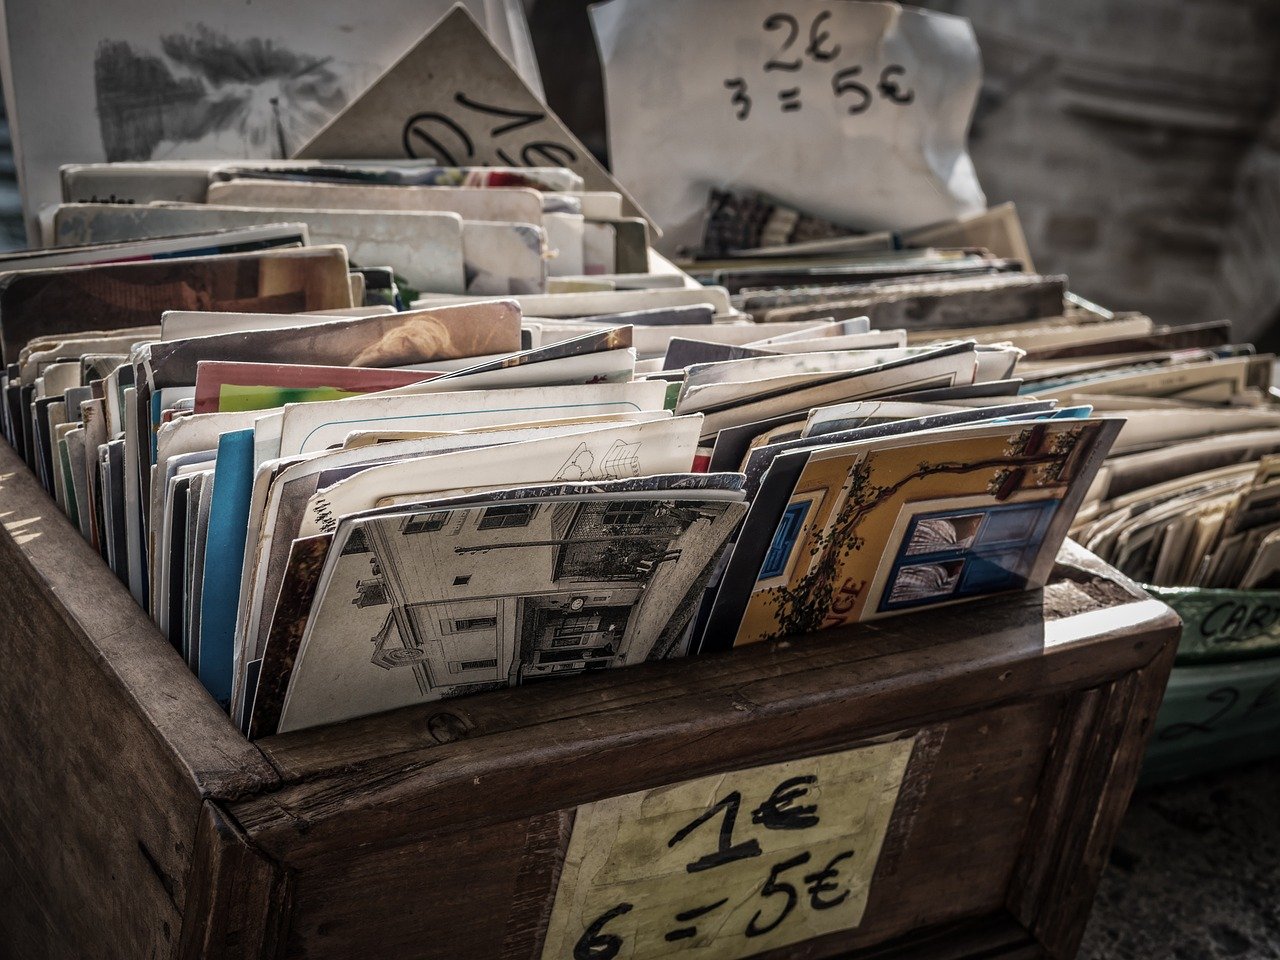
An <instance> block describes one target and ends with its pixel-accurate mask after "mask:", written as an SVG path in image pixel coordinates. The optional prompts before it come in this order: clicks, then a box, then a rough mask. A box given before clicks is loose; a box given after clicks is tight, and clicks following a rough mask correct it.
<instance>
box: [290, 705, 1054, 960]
mask: <svg viewBox="0 0 1280 960" xmlns="http://www.w3.org/2000/svg"><path fill="white" fill-rule="evenodd" d="M1062 702H1063V699H1062V698H1060V697H1050V698H1041V699H1037V700H1035V701H1032V702H1030V703H1024V704H1018V705H1011V706H1005V707H1002V708H998V709H992V710H987V711H983V712H980V713H976V714H973V715H970V716H968V717H965V718H959V719H955V720H951V721H948V722H946V723H944V724H942V725H940V729H939V748H938V749H937V751H936V752H935V753H934V754H933V755H932V756H931V758H930V761H929V762H928V763H927V764H925V765H924V766H923V767H922V768H921V769H919V770H913V771H909V776H914V777H918V778H919V779H920V783H919V787H920V789H919V791H918V794H919V797H920V802H919V804H918V805H917V806H916V808H915V809H913V810H911V811H909V813H910V816H909V817H907V818H906V819H907V821H908V822H907V825H906V829H905V830H904V831H903V833H902V835H899V836H898V837H896V838H893V839H890V840H888V841H887V842H886V848H885V852H884V853H883V854H882V855H881V859H880V866H879V867H878V868H877V871H876V874H875V878H874V880H873V882H872V887H871V899H870V901H869V902H868V906H867V913H866V916H865V918H864V920H863V923H862V925H861V927H860V928H859V929H857V930H854V931H846V932H844V933H840V934H836V935H832V936H828V937H823V938H821V940H820V941H818V942H819V943H820V944H821V945H822V949H821V950H820V951H816V952H811V953H810V952H797V953H788V954H779V955H778V957H779V960H781V958H782V957H783V956H787V957H790V956H814V957H819V956H820V957H832V956H847V955H849V954H850V953H851V951H855V950H857V949H860V948H864V947H867V946H870V945H872V944H875V943H878V942H883V941H886V940H888V939H891V938H898V937H902V936H906V935H907V934H909V933H910V932H911V931H913V930H915V929H916V928H917V927H920V926H921V925H926V924H937V923H951V922H954V921H959V920H962V919H964V918H967V917H974V916H979V915H993V914H997V913H998V914H1003V913H1004V907H1003V904H1004V899H1005V892H1006V887H1007V884H1008V879H1009V876H1010V875H1011V873H1012V871H1013V869H1014V866H1015V863H1016V861H1017V858H1018V855H1019V852H1020V850H1021V849H1022V837H1023V832H1024V828H1025V824H1026V820H1027V815H1028V811H1029V810H1030V806H1031V796H1032V793H1033V791H1034V789H1035V786H1036V784H1037V782H1038V781H1039V779H1040V776H1041V771H1042V769H1043V764H1044V758H1045V756H1046V755H1047V751H1048V749H1049V745H1050V742H1051V740H1052V737H1053V733H1054V729H1055V725H1056V723H1057V720H1058V717H1059V716H1060V713H1061V709H1062ZM828 706H829V707H830V706H831V705H830V704H829V705H828ZM850 720H851V722H852V723H854V724H856V722H857V718H856V715H851V716H850ZM851 735H852V736H854V739H856V734H851ZM675 747H676V748H675V750H674V751H673V752H672V755H671V756H670V757H667V756H666V754H667V753H668V749H667V748H668V744H666V743H664V742H663V741H661V740H656V739H655V740H647V741H645V742H643V743H640V742H638V743H636V744H633V745H632V746H631V747H630V748H629V750H628V752H627V754H626V756H627V758H628V761H629V762H630V763H632V764H636V765H639V766H642V767H645V768H648V769H650V771H651V773H652V775H653V777H654V778H655V782H656V783H669V782H671V781H672V780H682V779H688V778H691V777H696V776H700V775H702V774H703V773H704V772H705V769H704V768H706V767H708V766H714V767H716V768H721V767H723V766H725V764H724V762H723V757H724V756H736V757H737V758H738V759H737V763H738V765H739V766H742V765H757V764H759V763H764V762H768V761H769V760H770V759H771V758H770V757H767V756H760V755H759V754H758V753H756V751H755V747H754V745H753V744H751V743H749V742H746V741H742V740H738V739H734V738H719V737H717V738H715V739H714V740H713V741H711V742H706V741H704V742H703V744H702V746H701V760H700V762H697V763H695V762H693V761H691V760H690V759H689V758H690V756H691V754H690V753H688V752H687V751H686V750H684V749H682V747H681V745H678V744H677V745H675ZM577 750H578V753H579V754H580V756H579V757H578V758H577V759H576V760H575V762H574V763H572V764H565V763H556V764H545V763H541V762H539V758H538V757H537V756H536V755H534V756H528V757H524V758H521V759H520V760H515V759H513V760H512V761H511V762H512V763H513V764H518V767H517V768H516V769H514V770H513V772H512V776H511V781H510V783H508V781H507V780H506V779H505V778H504V779H503V780H502V781H501V782H496V783H495V782H493V781H486V780H483V779H482V782H481V784H480V785H478V786H477V789H478V790H484V791H489V792H488V794H487V797H486V798H485V799H483V800H481V799H480V798H479V796H478V795H477V796H472V797H471V798H470V800H469V802H470V803H471V804H472V805H471V807H470V808H469V809H468V811H467V812H469V813H471V814H474V816H472V817H470V818H468V819H467V820H466V821H465V822H463V823H458V824H454V825H453V826H452V827H451V828H450V829H448V830H442V831H434V830H430V829H428V830H425V831H420V830H416V829H415V828H414V827H413V826H411V825H410V824H409V823H407V822H402V823H400V824H399V827H398V834H399V835H398V836H397V837H395V838H388V839H385V840H382V841H379V842H374V841H371V839H370V838H369V836H368V835H367V834H365V833H352V834H348V835H347V836H346V838H345V839H344V840H341V841H338V842H335V843H334V844H332V845H331V846H330V847H329V848H328V849H327V850H324V851H318V850H315V849H312V848H310V847H308V848H307V850H306V851H305V853H306V856H305V857H300V858H298V859H293V857H292V854H293V853H295V852H299V851H287V853H289V854H290V857H289V859H290V866H291V868H292V869H293V872H294V884H295V885H294V899H293V907H294V917H293V921H292V924H291V929H290V935H289V939H288V944H287V949H286V952H285V956H287V957H289V958H302V957H307V958H309V960H359V958H361V957H362V956H363V955H364V953H365V951H367V946H368V944H369V943H370V942H372V941H373V940H374V939H376V941H377V942H378V944H379V947H380V949H381V950H383V951H384V952H385V953H386V954H387V955H389V956H395V957H396V958H397V960H428V958H431V960H437V958H441V957H449V958H450V960H491V958H495V957H504V958H513V960H514V958H520V960H537V958H540V956H541V943H542V937H543V935H544V933H545V917H540V918H539V920H540V921H541V922H538V923H536V924H535V923H531V919H532V915H531V913H530V911H529V910H528V909H527V908H528V906H530V905H532V904H535V903H538V902H541V903H542V904H544V905H545V906H549V905H550V903H551V901H552V900H553V899H554V893H555V882H556V874H557V872H558V867H559V861H560V859H562V857H563V852H564V848H565V847H566V846H567V840H568V831H567V830H566V829H564V826H565V823H566V821H565V820H564V819H563V818H564V815H565V813H567V812H568V811H564V812H562V813H560V814H556V815H552V816H551V817H545V816H539V815H534V816H529V815H527V811H528V810H529V809H530V808H531V807H534V808H536V807H537V806H539V805H540V804H541V802H542V799H543V797H544V796H547V797H556V796H559V795H564V793H569V792H573V791H574V789H575V784H574V781H575V780H576V779H577V773H576V772H575V770H574V769H572V768H582V769H584V770H586V771H587V773H586V775H587V776H588V777H589V778H590V779H594V780H595V782H596V783H597V785H598V788H599V789H600V791H601V792H602V793H616V792H619V791H618V790H617V789H616V788H614V787H613V785H612V779H611V778H612V774H613V771H616V770H617V769H618V766H619V757H618V756H617V755H615V754H613V753H611V752H610V751H608V750H604V751H601V750H600V749H599V745H598V744H595V743H592V742H590V741H583V742H580V743H579V744H578V745H577ZM808 752H810V751H809V746H808V744H807V743H806V742H805V740H804V739H803V738H800V739H798V740H797V741H796V742H795V743H794V744H792V746H791V747H790V749H789V751H787V752H786V753H785V754H784V755H785V756H789V757H795V756H803V755H806V754H807V753H808ZM517 781H518V782H519V783H520V784H521V786H520V787H518V788H512V787H511V786H510V784H511V783H515V782H517ZM904 792H905V788H904ZM420 801H421V802H417V801H415V800H413V799H411V798H408V797H405V798H403V799H402V803H404V804H407V805H409V806H411V807H414V808H415V810H414V812H415V813H416V814H418V815H419V816H418V817H417V819H418V820H424V819H426V818H423V817H421V816H420V815H421V814H422V812H423V809H424V808H425V807H426V806H427V805H434V804H441V805H452V804H455V803H467V802H468V801H467V800H463V799H460V798H458V797H457V796H454V795H452V794H450V793H448V792H433V793H431V794H428V795H425V796H423V797H422V798H420ZM553 802H554V801H553ZM900 802H901V801H900ZM493 810H498V811H500V812H501V813H502V820H501V822H497V823H492V822H490V821H491V820H492V819H493V818H492V817H491V816H488V815H487V814H489V813H490V812H491V811H493ZM975 810H981V811H982V817H981V818H976V819H975V818H974V817H973V811H975ZM384 812H385V814H386V815H387V816H390V817H395V816H396V815H397V813H398V811H397V810H396V809H395V808H393V807H388V808H386V810H385V811H384ZM891 832H892V831H891ZM549 845H550V846H551V847H552V848H553V849H554V851H555V852H554V854H552V853H550V852H549V851H548V846H549ZM891 845H896V846H897V848H898V849H897V851H896V853H894V854H891V853H890V850H889V848H890V846H891ZM530 851H536V854H535V855H534V856H533V857H532V858H531V857H530ZM534 874H536V875H534ZM793 949H794V950H797V951H800V950H802V949H804V950H809V949H810V948H799V947H796V948H793Z"/></svg>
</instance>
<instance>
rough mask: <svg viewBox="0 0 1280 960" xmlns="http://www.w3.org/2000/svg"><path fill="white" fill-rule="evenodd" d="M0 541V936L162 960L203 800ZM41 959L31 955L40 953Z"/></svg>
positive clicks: (51, 949) (53, 952)
mask: <svg viewBox="0 0 1280 960" xmlns="http://www.w3.org/2000/svg"><path fill="white" fill-rule="evenodd" d="M11 544H12V541H11V540H9V539H7V538H6V537H4V536H3V535H0V569H3V570H4V571H5V577H4V582H3V584H2V585H0V624H2V626H0V658H3V660H4V663H5V664H6V667H5V669H4V670H0V757H3V759H4V763H5V767H6V769H5V771H4V787H3V788H0V847H3V848H4V850H5V852H6V854H7V856H6V858H5V859H6V860H7V863H8V870H9V871H10V877H11V879H12V880H13V882H14V883H15V885H16V886H15V887H14V888H10V889H8V890H6V891H5V893H6V895H5V896H3V897H0V938H7V937H11V936H15V937H16V936H18V935H19V934H18V933H17V932H16V931H18V930H20V929H22V928H24V927H25V928H28V931H30V930H32V929H41V928H42V929H43V930H44V931H45V933H46V935H47V937H46V939H45V940H44V942H43V944H40V943H38V942H33V941H32V940H31V939H30V937H31V934H30V932H28V934H25V935H24V936H25V937H26V939H27V942H28V944H29V945H30V946H31V947H32V948H33V949H32V952H30V953H25V952H24V953H19V954H17V955H18V956H29V957H32V958H33V960H34V958H40V960H45V958H54V957H66V958H67V960H78V958H81V957H89V956H92V957H102V958H111V957H119V958H121V960H133V958H137V957H146V958H150V957H166V956H168V955H169V954H170V953H171V952H172V950H173V943H174V940H175V938H176V937H177V934H178V931H179V929H180V926H181V917H180V912H181V911H180V906H181V904H182V902H183V897H184V894H185V883H186V875H187V866H188V862H189V859H190V857H191V846H192V841H193V839H194V836H195V827H196V816H197V813H198V811H199V808H200V796H199V793H198V791H197V790H196V787H195V784H194V783H192V782H190V781H189V780H188V779H187V777H186V775H185V772H184V771H183V770H181V769H180V768H179V767H178V766H176V765H175V764H174V763H173V762H172V758H171V757H170V756H169V755H168V753H167V751H165V750H163V749H161V747H160V745H159V743H158V742H157V740H156V739H155V736H154V734H153V731H152V730H150V729H149V728H148V726H147V724H146V722H145V720H144V719H143V718H142V717H140V716H139V715H138V714H137V713H136V712H135V711H134V710H132V709H131V706H130V704H129V703H127V702H126V701H125V699H124V698H123V697H122V695H121V693H120V691H119V690H118V689H117V688H116V687H115V686H114V685H113V684H112V683H111V682H110V679H109V678H108V677H107V676H106V675H105V674H103V672H102V671H101V670H99V669H98V667H97V665H96V664H95V663H94V662H93V661H92V660H91V659H90V657H89V656H88V654H87V653H86V652H85V650H84V649H83V647H81V645H80V644H79V643H77V642H76V641H75V639H74V638H72V637H71V636H70V635H69V630H68V628H67V627H66V626H65V624H63V623H60V622H59V620H58V618H56V617H54V616H52V615H51V611H50V608H49V606H48V605H46V604H43V603H41V602H39V601H38V599H37V598H38V597H40V586H39V585H38V584H36V583H35V582H32V581H31V580H30V579H29V576H28V572H27V571H25V570H24V569H22V566H21V565H20V564H19V563H18V562H17V561H15V559H14V557H13V552H12V550H11V549H9V548H10V547H11ZM37 947H38V949H36V948H37Z"/></svg>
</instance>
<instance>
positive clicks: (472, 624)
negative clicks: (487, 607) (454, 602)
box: [453, 617, 498, 633]
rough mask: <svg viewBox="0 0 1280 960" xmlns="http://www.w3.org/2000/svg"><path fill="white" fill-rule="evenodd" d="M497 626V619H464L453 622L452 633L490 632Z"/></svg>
mask: <svg viewBox="0 0 1280 960" xmlns="http://www.w3.org/2000/svg"><path fill="white" fill-rule="evenodd" d="M497 625H498V618H497V617H464V618H462V619H459V620H454V621H453V632H454V633H466V632H467V631H468V630H492V629H493V628H494V627H496V626H497Z"/></svg>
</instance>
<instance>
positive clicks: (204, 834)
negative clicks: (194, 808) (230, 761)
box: [178, 800, 290, 960]
mask: <svg viewBox="0 0 1280 960" xmlns="http://www.w3.org/2000/svg"><path fill="white" fill-rule="evenodd" d="M289 896H290V883H289V877H288V876H287V875H286V873H285V872H284V871H283V870H281V869H280V868H279V867H278V866H277V865H276V864H274V863H272V862H271V861H269V860H267V859H266V858H264V857H263V856H261V854H259V853H258V852H257V851H256V850H255V849H254V848H253V847H252V846H250V844H249V843H248V842H247V840H246V838H245V836H244V835H243V834H242V833H241V832H240V830H239V829H238V828H237V827H236V826H235V824H234V823H232V822H231V821H230V820H229V819H227V817H226V815H225V814H224V813H223V811H222V810H221V809H220V808H219V807H218V805H217V804H216V803H215V802H214V801H210V800H206V801H205V803H204V809H203V810H202V812H201V817H200V827H199V830H198V832H197V834H196V849H195V855H194V857H193V859H192V864H191V882H190V886H189V888H188V891H187V903H186V910H185V914H184V923H183V927H182V939H181V942H180V944H179V948H178V957H179V958H180V960H267V958H271V957H275V956H277V955H278V954H279V950H280V947H281V946H282V933H283V927H284V925H285V923H286V922H287V919H288V915H289Z"/></svg>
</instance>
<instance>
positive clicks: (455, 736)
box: [258, 594, 1177, 780]
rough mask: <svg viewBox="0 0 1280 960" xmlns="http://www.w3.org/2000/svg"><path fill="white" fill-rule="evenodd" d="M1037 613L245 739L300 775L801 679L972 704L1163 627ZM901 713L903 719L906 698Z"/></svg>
mask: <svg viewBox="0 0 1280 960" xmlns="http://www.w3.org/2000/svg"><path fill="white" fill-rule="evenodd" d="M1042 614H1043V610H1042V598H1041V597H1040V596H1039V595H1038V594H1026V595H1019V596H1015V597H1010V598H1003V599H1000V600H992V601H988V602H983V603H974V604H970V605H967V606H965V607H956V608H953V609H951V610H949V611H947V617H948V634H949V635H950V636H951V637H954V639H951V640H949V641H948V642H947V643H945V644H940V643H938V640H937V637H936V636H935V635H933V634H932V632H931V631H928V630H922V629H920V627H921V624H924V623H926V622H927V620H925V619H921V618H919V617H898V618H894V619H891V620H884V621H876V622H872V623H867V624H861V625H858V626H856V627H852V628H848V629H844V630H838V631H827V632H825V633H821V634H816V635H814V636H812V637H805V638H797V639H794V640H786V641H780V642H777V643H765V644H756V645H753V646H752V647H749V648H747V649H745V650H740V651H736V652H734V653H731V654H722V655H717V656H710V657H703V658H699V659H696V660H691V661H688V662H686V663H682V664H680V666H679V668H678V669H671V668H670V666H669V665H668V664H661V663H659V664H645V665H641V666H637V667H630V668H627V669H626V670H618V671H611V672H609V673H608V674H602V675H595V676H592V677H589V678H574V679H571V680H566V681H557V683H556V686H555V691H554V694H552V693H551V692H549V689H548V687H547V686H546V685H537V686H531V687H521V688H516V689H512V690H503V691H497V692H494V693H490V694H482V695H478V696H472V697H467V698H463V699H459V700H452V701H445V702H440V703H435V704H426V705H422V706H415V707H408V708H405V709H402V710H397V711H392V712H389V713H384V714H379V715H377V716H374V717H364V718H360V719H356V720H351V721H347V722H346V723H343V724H338V725H335V726H332V727H327V728H324V729H323V731H317V730H312V731H300V732H298V733H293V734H284V735H281V736H277V737H269V738H266V739H264V740H260V741H258V746H259V747H260V748H261V749H262V750H263V752H264V753H265V754H266V755H267V756H268V757H270V758H271V760H272V762H273V763H274V764H275V765H276V767H277V768H278V769H279V770H280V771H281V772H282V774H283V776H284V777H285V778H286V779H287V780H289V779H312V778H315V777H317V776H320V775H323V774H324V773H325V772H326V771H345V770H350V769H351V768H352V767H354V766H357V765H362V764H365V763H383V764H388V765H390V764H397V763H399V764H403V765H405V766H413V765H414V764H416V763H422V762H425V760H426V757H427V755H428V754H431V755H432V756H433V758H434V757H438V756H439V752H438V748H440V747H442V746H445V745H448V744H451V743H455V742H457V741H459V740H462V739H475V738H477V737H483V736H492V735H494V734H498V733H501V732H504V731H510V730H516V729H520V728H534V727H538V726H541V725H545V724H549V723H555V722H560V721H565V720H568V719H570V718H577V719H579V720H581V721H583V722H584V723H591V722H595V721H596V720H602V719H603V718H604V717H605V716H606V715H609V714H615V713H620V712H625V711H627V710H629V709H632V708H636V707H640V708H643V707H645V706H647V705H650V704H653V703H656V702H658V701H664V702H666V703H667V705H668V707H669V708H670V710H671V711H673V713H672V715H673V716H675V715H676V714H679V713H680V712H681V711H682V710H685V711H688V712H693V713H700V712H703V711H710V712H714V713H715V714H716V716H717V717H719V718H720V719H721V720H722V721H723V722H727V723H730V724H733V723H739V722H743V721H745V720H749V719H751V718H752V717H755V716H759V715H760V714H762V713H769V712H783V713H785V712H789V711H791V710H792V709H794V707H795V706H796V704H795V702H794V701H795V699H796V698H804V697H807V696H809V695H810V694H811V692H812V690H813V685H814V683H815V682H818V683H820V684H821V686H822V688H824V689H825V688H827V687H830V688H831V689H833V690H837V691H839V692H840V693H842V695H843V696H844V697H846V698H854V697H862V696H865V695H866V694H867V692H868V691H869V690H874V691H876V692H877V694H878V695H879V696H884V697H889V696H891V695H893V693H894V692H895V691H896V692H900V693H901V694H902V695H903V696H904V697H906V698H907V699H908V700H911V701H912V702H914V703H918V702H919V696H920V694H919V690H920V688H921V687H923V686H929V685H932V684H934V683H946V684H947V685H948V686H947V689H946V690H937V691H935V695H934V696H932V697H930V699H932V700H934V701H935V702H938V703H940V704H945V706H944V707H943V709H945V710H956V709H962V708H964V707H965V706H968V707H970V708H974V707H977V706H980V705H982V704H983V703H986V702H990V701H991V700H992V699H994V698H1006V699H1013V698H1016V697H1019V696H1021V697H1026V696H1030V695H1033V694H1034V693H1036V692H1037V691H1043V690H1046V689H1050V688H1053V687H1054V686H1055V685H1057V686H1058V687H1059V688H1065V686H1072V685H1074V686H1079V685H1080V684H1081V683H1082V682H1084V681H1085V680H1086V678H1089V677H1092V678H1093V679H1094V680H1095V682H1102V681H1104V680H1107V679H1111V678H1114V677H1116V676H1119V675H1121V674H1123V673H1124V672H1126V671H1127V670H1132V669H1136V668H1137V667H1139V666H1141V665H1142V664H1143V663H1145V662H1147V661H1148V660H1149V659H1150V658H1151V656H1152V655H1153V649H1154V646H1155V645H1156V644H1157V642H1158V640H1157V638H1158V636H1160V635H1161V631H1166V632H1167V631H1168V630H1170V629H1176V628H1177V626H1176V625H1177V619H1176V617H1174V616H1173V614H1172V613H1171V612H1170V611H1169V610H1168V608H1167V607H1165V606H1163V605H1162V604H1158V603H1156V602H1154V601H1150V600H1147V601H1143V602H1138V603H1133V604H1126V605H1124V606H1122V607H1119V608H1115V607H1112V608H1109V609H1108V611H1107V613H1106V614H1105V615H1104V616H1105V617H1106V618H1107V621H1108V623H1109V624H1110V627H1109V628H1108V629H1102V628H1100V627H1099V626H1097V625H1092V624H1091V625H1088V626H1086V625H1085V624H1081V623H1078V622H1077V621H1075V620H1074V618H1073V617H1065V618H1062V619H1057V620H1055V621H1053V623H1052V625H1051V626H1050V627H1048V628H1047V627H1046V625H1045V622H1044V620H1043V616H1042ZM1077 616H1081V617H1084V616H1087V614H1086V613H1081V614H1077ZM1102 626H1106V625H1102ZM1126 632H1132V633H1133V636H1134V642H1133V643H1132V644H1117V643H1116V642H1115V640H1116V637H1117V636H1119V635H1122V634H1125V633H1126ZM1073 634H1074V636H1073ZM1047 641H1052V642H1051V644H1049V645H1047ZM903 715H904V716H910V715H911V709H910V706H909V705H907V709H905V710H904V714H903Z"/></svg>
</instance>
